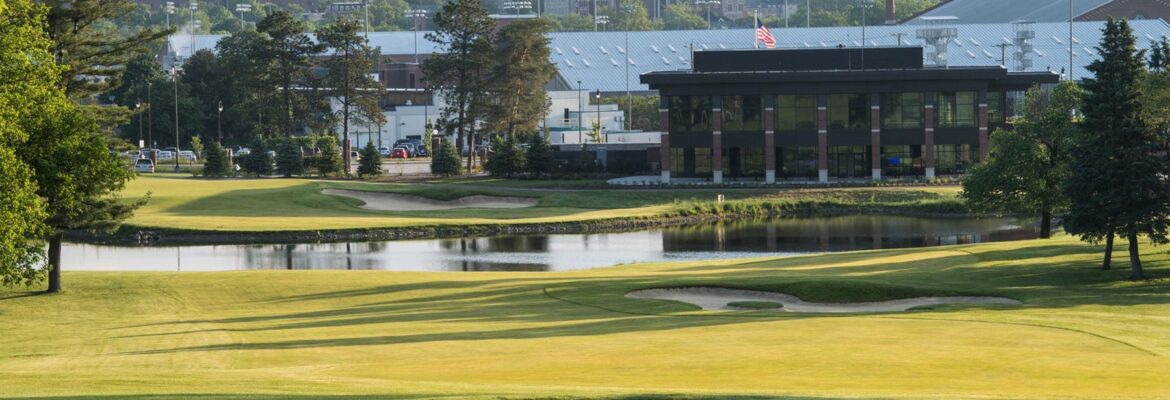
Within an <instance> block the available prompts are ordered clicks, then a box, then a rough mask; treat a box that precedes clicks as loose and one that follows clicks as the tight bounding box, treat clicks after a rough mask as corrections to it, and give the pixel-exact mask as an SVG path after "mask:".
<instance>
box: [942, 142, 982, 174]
mask: <svg viewBox="0 0 1170 400" xmlns="http://www.w3.org/2000/svg"><path fill="white" fill-rule="evenodd" d="M978 150H979V146H978V145H969V144H938V145H935V146H934V173H935V175H958V174H965V173H967V172H968V169H969V168H970V167H971V164H972V161H973V160H975V159H976V158H977V157H979V155H978Z"/></svg>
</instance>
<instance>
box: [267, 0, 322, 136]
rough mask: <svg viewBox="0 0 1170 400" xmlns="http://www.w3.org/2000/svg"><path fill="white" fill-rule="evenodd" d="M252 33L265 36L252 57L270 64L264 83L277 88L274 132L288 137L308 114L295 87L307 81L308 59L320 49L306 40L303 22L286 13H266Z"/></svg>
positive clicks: (301, 96) (310, 61)
mask: <svg viewBox="0 0 1170 400" xmlns="http://www.w3.org/2000/svg"><path fill="white" fill-rule="evenodd" d="M256 30H257V31H259V32H260V33H263V34H266V35H267V40H265V41H263V42H262V43H263V44H262V47H260V48H259V49H257V50H260V51H261V54H258V55H254V56H258V57H259V59H260V60H265V61H268V62H271V64H270V66H269V67H268V68H269V69H268V70H269V71H270V72H269V73H267V74H265V77H267V78H268V79H266V83H267V84H269V85H270V86H271V87H276V88H279V89H280V99H279V104H280V105H281V109H280V113H279V114H277V115H274V117H275V118H272V120H273V121H274V122H275V123H276V124H278V126H279V127H280V129H279V130H278V132H280V133H281V134H283V135H289V136H292V134H293V129H294V128H295V127H296V122H298V121H303V119H304V117H305V116H307V115H308V114H310V113H308V112H307V108H308V104H307V102H306V101H305V95H304V93H302V91H300V90H297V89H296V87H297V86H301V85H304V84H305V82H306V81H307V80H308V75H309V67H310V66H311V65H312V57H314V56H316V55H317V54H318V53H320V52H321V51H322V47H321V45H318V44H317V43H314V42H313V40H312V39H311V38H309V35H308V33H307V28H306V27H305V24H304V22H302V21H301V20H299V19H297V18H294V17H293V16H292V15H291V14H289V13H288V12H287V11H283V10H280V11H276V12H274V13H271V14H268V16H266V17H264V19H263V20H260V22H258V23H257V24H256ZM319 39H320V38H319ZM322 42H323V40H322Z"/></svg>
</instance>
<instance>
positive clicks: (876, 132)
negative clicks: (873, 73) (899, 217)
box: [869, 93, 882, 181]
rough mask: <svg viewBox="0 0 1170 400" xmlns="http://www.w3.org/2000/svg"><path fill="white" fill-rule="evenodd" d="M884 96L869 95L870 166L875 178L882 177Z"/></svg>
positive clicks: (876, 179)
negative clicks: (882, 101)
mask: <svg viewBox="0 0 1170 400" xmlns="http://www.w3.org/2000/svg"><path fill="white" fill-rule="evenodd" d="M881 100H882V96H881V94H879V93H874V94H872V95H870V96H869V104H870V106H869V168H870V173H871V176H872V177H873V180H875V181H880V180H881V179H882V106H881V104H882V103H881Z"/></svg>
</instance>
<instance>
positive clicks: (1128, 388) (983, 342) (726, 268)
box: [0, 237, 1170, 399]
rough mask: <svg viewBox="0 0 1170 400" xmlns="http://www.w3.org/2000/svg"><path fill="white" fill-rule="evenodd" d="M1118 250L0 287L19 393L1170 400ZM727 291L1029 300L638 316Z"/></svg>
mask: <svg viewBox="0 0 1170 400" xmlns="http://www.w3.org/2000/svg"><path fill="white" fill-rule="evenodd" d="M1118 247H1119V248H1125V243H1124V242H1120V243H1119V246H1118ZM1099 249H1100V248H1099V247H1096V246H1089V245H1085V244H1082V243H1080V242H1077V241H1075V240H1073V239H1072V238H1069V237H1058V238H1055V239H1051V240H1044V241H1040V240H1036V241H1025V242H1006V243H991V244H981V245H965V246H950V247H935V248H926V249H902V250H881V251H867V252H853V253H838V254H829V255H822V256H808V257H795V258H785V259H754V260H727V261H701V262H689V263H681V264H647V265H632V266H620V267H612V268H603V269H596V270H589V271H575V272H563V273H528V272H517V273H492V272H484V273H424V272H380V271H239V272H212V273H163V272H156V273H146V272H143V273H134V272H125V273H102V272H86V273H82V272H66V273H65V292H63V293H60V294H56V295H34V294H32V293H29V292H25V291H23V290H2V291H0V322H2V326H3V331H2V332H3V334H0V397H40V396H64V397H68V398H86V399H93V398H104V399H115V398H126V397H128V396H130V395H135V396H140V397H134V398H147V399H154V398H191V397H195V398H218V397H221V396H222V397H225V398H260V399H275V398H295V399H309V398H328V399H337V398H347V399H348V398H381V397H383V396H384V397H400V398H421V397H444V398H463V397H471V398H499V397H509V398H516V397H520V398H528V397H539V398H547V397H551V398H595V397H607V398H728V397H736V396H743V397H745V398H752V397H749V396H808V397H813V398H875V397H876V398H947V399H952V398H980V399H984V398H1005V399H1006V398H1010V399H1017V398H1061V399H1066V398H1077V399H1100V398H1127V399H1128V398H1165V396H1166V394H1167V393H1170V379H1166V371H1170V335H1168V334H1167V332H1170V281H1167V280H1165V279H1162V280H1155V281H1148V282H1128V281H1124V280H1123V279H1124V278H1125V277H1126V276H1127V271H1125V270H1124V269H1125V268H1126V265H1125V259H1124V257H1122V256H1121V253H1118V255H1117V257H1115V260H1116V262H1117V264H1118V265H1116V267H1117V268H1118V269H1116V270H1113V271H1100V270H1098V269H1097V268H1096V265H1097V263H1098V262H1099V257H1100V254H1099V253H1098V252H1099ZM1145 249H1146V250H1145V261H1146V263H1147V267H1148V268H1149V271H1148V272H1149V273H1150V274H1151V275H1153V276H1158V277H1165V276H1170V256H1168V255H1167V253H1166V252H1165V249H1164V248H1153V247H1146V248H1145ZM710 285H719V286H728V287H744V288H757V289H760V288H763V289H769V288H770V289H773V290H778V289H782V290H783V291H784V292H786V293H790V294H793V295H796V296H798V297H801V298H804V299H808V300H812V301H860V300H875V299H888V298H895V297H903V296H910V295H923V294H949V293H964V294H982V295H995V296H1004V297H1009V298H1014V299H1018V300H1021V301H1023V302H1024V303H1025V304H1024V305H1023V306H940V307H938V308H936V309H934V310H928V311H916V312H912V313H901V314H896V313H892V314H869V315H833V316H818V315H808V314H787V313H745V312H711V311H699V310H696V309H695V307H692V306H688V305H686V304H683V303H678V302H672V301H660V300H643V299H633V298H626V297H624V295H625V293H628V292H629V291H631V290H635V289H640V288H648V287H678V286H710ZM672 394H674V395H677V397H670V396H668V395H672ZM351 395H352V396H354V397H348V396H351ZM363 396H364V397H363ZM639 396H650V397H639Z"/></svg>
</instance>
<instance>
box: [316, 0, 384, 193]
mask: <svg viewBox="0 0 1170 400" xmlns="http://www.w3.org/2000/svg"><path fill="white" fill-rule="evenodd" d="M360 30H361V25H359V24H358V22H357V21H356V20H353V19H349V18H342V19H339V20H338V21H337V22H334V23H333V24H330V25H327V26H325V27H322V28H321V30H320V31H319V32H317V38H318V39H319V40H321V43H322V44H323V45H325V46H326V47H327V48H329V49H331V51H332V52H333V54H332V55H331V56H330V57H329V58H327V59H326V61H325V62H324V66H325V68H326V69H327V70H328V77H327V80H328V82H329V86H330V87H331V88H332V95H333V97H334V98H336V99H337V102H338V103H339V106H340V108H341V109H340V110H339V111H338V114H339V117H340V118H341V134H342V142H348V141H349V123H350V121H351V120H357V121H360V122H365V123H366V124H367V125H379V124H383V123H385V121H386V116H385V115H384V114H382V109H381V108H380V107H379V106H378V100H379V99H378V93H380V92H381V84H380V83H378V81H376V80H374V79H373V78H370V76H369V75H368V74H367V72H368V71H370V70H371V69H373V68H374V63H373V61H372V60H376V59H377V58H378V57H377V54H376V51H375V50H374V49H373V48H371V47H370V46H369V43H368V42H367V41H366V39H365V38H364V37H362V36H361V35H359V34H358V32H359V31H360ZM343 157H344V158H345V162H344V164H345V165H350V164H351V162H352V161H351V160H350V159H349V154H345V155H343ZM348 173H349V169H348V168H346V174H348Z"/></svg>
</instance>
